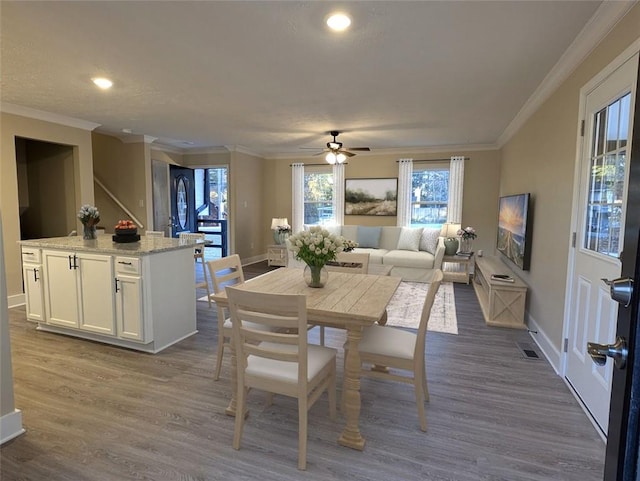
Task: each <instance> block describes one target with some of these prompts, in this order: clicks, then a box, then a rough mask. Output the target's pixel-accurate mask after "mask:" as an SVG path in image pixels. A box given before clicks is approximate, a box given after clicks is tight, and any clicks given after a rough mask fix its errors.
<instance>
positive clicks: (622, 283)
mask: <svg viewBox="0 0 640 481" xmlns="http://www.w3.org/2000/svg"><path fill="white" fill-rule="evenodd" d="M602 282H604V283H605V284H606V285H608V286H609V292H610V294H611V299H613V300H614V301H616V302H619V303H620V304H622V305H623V306H624V307H629V305H630V304H631V296H632V294H633V279H631V278H630V277H619V278H618V279H614V280H612V281H610V280H609V279H602Z"/></svg>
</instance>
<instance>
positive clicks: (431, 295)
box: [343, 269, 443, 431]
mask: <svg viewBox="0 0 640 481" xmlns="http://www.w3.org/2000/svg"><path fill="white" fill-rule="evenodd" d="M442 277H443V275H442V271H441V270H439V269H438V270H436V271H435V272H434V275H433V280H432V281H431V284H429V290H428V291H427V296H426V298H425V300H424V304H423V306H422V314H421V316H420V325H419V326H418V331H417V332H410V331H406V330H404V329H399V328H396V327H389V326H379V325H373V326H370V327H365V328H364V329H363V332H362V339H361V340H360V343H359V344H358V352H359V353H360V359H361V361H362V365H363V367H362V372H361V375H362V376H369V377H375V378H380V379H390V380H393V381H400V382H405V383H410V384H413V387H414V390H415V395H416V404H417V406H418V417H419V418H420V429H422V430H423V431H426V430H427V420H426V417H425V412H424V403H425V400H426V401H428V400H429V389H428V387H427V371H426V367H425V338H426V333H427V325H428V324H429V317H430V315H431V308H432V307H433V301H434V300H435V297H436V294H437V292H438V289H439V288H440V284H441V283H442ZM347 349H348V346H347V345H346V344H345V359H346V350H347ZM369 365H370V366H373V365H376V366H385V367H388V368H391V369H392V370H399V371H404V372H407V371H408V374H406V375H405V374H398V373H396V372H394V371H392V370H386V369H379V368H377V369H375V370H374V369H370V368H369V369H368V368H367V367H368V366H369ZM343 403H344V400H343Z"/></svg>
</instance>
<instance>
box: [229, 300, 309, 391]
mask: <svg viewBox="0 0 640 481" xmlns="http://www.w3.org/2000/svg"><path fill="white" fill-rule="evenodd" d="M226 292H227V299H228V300H229V311H230V313H231V323H232V325H233V336H232V338H233V341H232V342H233V343H234V346H235V349H236V356H237V359H238V385H239V386H243V385H244V372H243V371H244V369H243V368H244V367H245V366H246V359H247V357H248V356H250V355H251V356H256V357H260V358H264V359H273V360H277V361H284V362H290V363H296V364H297V368H298V387H296V389H302V390H301V392H303V393H304V395H305V396H306V394H307V393H306V384H307V298H306V296H305V295H304V294H299V295H298V294H267V293H263V292H253V291H248V290H244V289H238V288H237V287H227V288H226ZM246 323H253V325H248V324H246ZM256 324H260V325H262V326H264V327H266V328H267V329H266V330H261V329H256V326H255V325H256ZM260 343H262V344H260ZM265 374H266V376H269V374H268V373H265ZM269 378H270V379H271V376H269ZM270 382H277V381H275V380H272V381H270Z"/></svg>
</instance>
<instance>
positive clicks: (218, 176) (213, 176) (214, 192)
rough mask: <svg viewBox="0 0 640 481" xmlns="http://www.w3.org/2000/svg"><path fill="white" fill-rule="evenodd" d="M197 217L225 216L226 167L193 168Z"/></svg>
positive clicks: (212, 217)
mask: <svg viewBox="0 0 640 481" xmlns="http://www.w3.org/2000/svg"><path fill="white" fill-rule="evenodd" d="M193 173H194V184H195V204H196V212H197V215H198V217H208V218H211V219H226V218H227V167H213V168H211V169H194V171H193Z"/></svg>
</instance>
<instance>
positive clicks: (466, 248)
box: [460, 238, 473, 254]
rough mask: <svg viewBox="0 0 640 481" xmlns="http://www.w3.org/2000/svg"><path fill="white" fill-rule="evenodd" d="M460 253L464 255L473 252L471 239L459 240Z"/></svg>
mask: <svg viewBox="0 0 640 481" xmlns="http://www.w3.org/2000/svg"><path fill="white" fill-rule="evenodd" d="M460 252H462V253H465V254H469V253H471V252H473V239H471V238H469V239H460Z"/></svg>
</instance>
